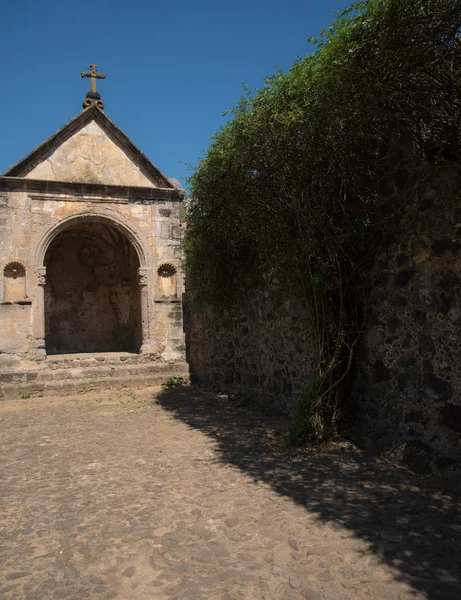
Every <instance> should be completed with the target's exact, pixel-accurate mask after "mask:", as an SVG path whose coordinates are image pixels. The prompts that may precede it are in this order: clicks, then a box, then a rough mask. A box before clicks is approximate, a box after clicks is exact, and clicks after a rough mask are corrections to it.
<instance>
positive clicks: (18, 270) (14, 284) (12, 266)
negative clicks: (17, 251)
mask: <svg viewBox="0 0 461 600" xmlns="http://www.w3.org/2000/svg"><path fill="white" fill-rule="evenodd" d="M3 290H4V294H3V300H4V302H21V301H23V300H24V299H25V298H26V269H25V267H24V265H22V264H21V263H18V262H10V263H8V264H7V265H6V267H5V268H4V269H3Z"/></svg>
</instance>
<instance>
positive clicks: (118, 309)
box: [32, 209, 155, 358]
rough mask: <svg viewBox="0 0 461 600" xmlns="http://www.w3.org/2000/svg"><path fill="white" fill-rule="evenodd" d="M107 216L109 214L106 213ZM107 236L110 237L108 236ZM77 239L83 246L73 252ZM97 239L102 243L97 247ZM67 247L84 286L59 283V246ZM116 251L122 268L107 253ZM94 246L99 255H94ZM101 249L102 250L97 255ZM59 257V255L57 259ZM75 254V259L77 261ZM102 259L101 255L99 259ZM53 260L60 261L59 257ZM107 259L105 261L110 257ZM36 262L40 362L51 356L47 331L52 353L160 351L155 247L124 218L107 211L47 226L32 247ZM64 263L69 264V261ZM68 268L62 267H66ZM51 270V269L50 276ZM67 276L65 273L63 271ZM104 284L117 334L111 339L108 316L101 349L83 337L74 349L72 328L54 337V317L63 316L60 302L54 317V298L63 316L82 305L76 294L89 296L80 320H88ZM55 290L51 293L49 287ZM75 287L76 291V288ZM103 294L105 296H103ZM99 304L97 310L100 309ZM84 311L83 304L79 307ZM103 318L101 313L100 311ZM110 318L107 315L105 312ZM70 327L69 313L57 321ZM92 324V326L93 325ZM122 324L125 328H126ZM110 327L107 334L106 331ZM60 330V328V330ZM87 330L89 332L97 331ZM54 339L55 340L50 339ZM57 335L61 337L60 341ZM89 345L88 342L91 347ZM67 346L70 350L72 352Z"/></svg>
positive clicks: (35, 319)
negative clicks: (155, 332) (154, 331)
mask: <svg viewBox="0 0 461 600" xmlns="http://www.w3.org/2000/svg"><path fill="white" fill-rule="evenodd" d="M106 213H107V214H106ZM102 232H104V233H102ZM72 238H73V239H74V241H75V240H77V244H76V245H77V246H78V248H77V247H75V248H74V250H72V243H71V242H70V241H69V240H70V239H72ZM91 240H93V242H94V240H96V242H95V244H96V245H94V246H92V243H91ZM62 244H64V248H62V250H63V252H64V255H67V259H66V261H67V263H68V264H69V261H70V263H72V260H74V262H75V258H76V256H77V257H79V259H78V262H79V263H82V262H83V264H80V265H79V266H78V269H79V272H80V275H79V280H80V284H81V285H80V287H79V286H77V287H79V289H78V290H77V289H76V288H75V285H76V282H74V283H72V282H71V281H67V282H62V281H59V278H60V275H59V271H60V268H59V260H58V259H57V258H56V257H59V246H61V245H62ZM101 245H102V246H106V247H107V248H109V247H110V246H112V256H116V262H118V263H119V264H118V265H113V264H112V261H111V260H110V258H109V255H110V252H108V253H107V252H104V250H102V248H101ZM92 247H94V250H95V252H92ZM96 248H98V249H97V250H96ZM56 252H58V254H56ZM72 254H73V255H74V256H73V257H72ZM96 254H98V255H99V257H100V258H99V259H98V258H97V256H96ZM53 255H55V257H54V258H53ZM104 255H105V257H104ZM120 255H125V259H124V261H123V260H122V261H121V262H122V263H124V264H122V265H120ZM32 256H33V263H35V282H36V286H34V312H33V325H34V340H35V341H34V347H35V351H36V356H37V358H40V357H41V356H42V357H44V356H45V355H46V353H47V352H46V351H45V332H46V333H47V336H48V339H47V345H46V346H47V350H48V353H51V354H52V353H61V352H65V351H67V352H82V351H90V352H91V351H92V352H97V351H114V350H117V351H122V350H128V351H135V352H137V351H139V352H141V353H152V352H154V351H155V344H154V343H153V341H152V339H151V326H152V322H151V321H152V317H151V315H152V309H151V306H150V305H151V302H152V298H151V294H150V293H149V290H150V287H151V286H150V285H149V283H151V279H152V270H153V266H154V265H153V257H152V252H151V248H150V246H149V244H148V242H147V240H144V239H143V237H142V235H139V234H138V232H135V231H134V229H133V228H132V226H131V224H130V222H129V221H128V220H127V219H126V218H124V217H122V216H121V215H115V216H114V214H113V212H112V211H110V213H109V212H108V211H105V210H104V209H103V210H101V211H100V212H98V213H95V212H88V213H86V212H85V213H79V214H77V215H73V216H72V217H68V218H67V219H63V220H61V221H57V220H56V221H55V223H54V224H53V225H52V226H48V227H44V228H43V229H42V231H41V232H40V234H39V235H37V237H36V238H35V243H34V245H33V248H32ZM66 261H64V262H66ZM61 266H62V265H61ZM48 269H51V270H50V271H49V273H48ZM68 270H69V271H72V269H66V268H64V272H66V278H67V279H69V278H68V277H67V271H68ZM61 271H62V269H61ZM117 277H118V279H119V285H118V284H115V279H116V278H117ZM98 285H99V286H101V285H102V287H103V288H105V291H106V292H107V294H106V295H107V300H108V303H106V308H107V306H109V309H108V313H112V325H114V323H115V321H117V323H118V325H119V326H118V327H116V328H115V330H114V328H113V327H112V331H113V332H114V331H115V333H114V335H112V336H110V335H109V330H111V325H110V323H108V321H110V318H107V315H104V318H103V321H104V322H105V325H104V324H103V323H102V324H100V325H98V327H99V333H100V334H101V335H102V337H101V338H100V340H101V341H102V340H105V341H104V342H103V343H101V344H100V345H99V346H98V345H97V344H96V345H92V344H91V343H90V342H89V341H88V335H87V334H82V335H81V336H80V340H79V341H78V343H76V342H75V341H74V342H72V343H71V344H68V343H66V341H65V340H70V337H71V328H67V330H66V331H63V332H61V333H62V334H59V335H58V334H56V331H55V332H54V333H53V325H52V320H53V318H54V316H58V315H57V313H59V302H58V305H57V306H54V307H53V309H52V310H51V312H50V300H52V296H53V294H54V295H55V298H54V299H55V300H56V297H58V299H59V296H60V297H61V308H62V310H63V313H65V312H66V311H69V310H70V307H71V305H72V306H73V307H75V306H76V304H75V301H74V300H72V301H70V298H71V296H72V294H73V293H75V292H78V294H77V295H79V296H80V298H82V297H83V296H84V295H85V294H86V296H87V298H86V300H85V302H86V304H85V302H84V303H83V304H84V306H83V307H82V305H80V308H81V310H80V315H81V316H80V318H85V317H86V316H87V315H88V313H89V311H91V304H92V301H91V300H88V299H89V298H90V297H91V293H95V292H92V290H95V291H96V288H98ZM48 286H49V288H48ZM73 286H74V287H73ZM88 286H89V287H88ZM66 295H67V301H64V302H62V300H63V297H65V296H66ZM102 295H103V294H101V293H99V296H102ZM92 300H93V301H94V302H95V303H96V305H97V304H98V301H97V299H96V297H95V296H93V299H92ZM45 304H46V308H47V317H46V319H45ZM96 305H95V306H96ZM77 306H78V304H77ZM99 314H101V311H100V312H99ZM103 314H104V313H103ZM63 320H64V322H65V318H64V314H61V315H60V317H59V316H58V318H57V323H58V322H59V321H61V322H63ZM87 324H88V323H87ZM120 325H121V327H120ZM104 328H105V333H104V334H103V330H104ZM55 329H57V327H55ZM82 329H83V330H84V329H87V333H88V332H89V330H90V329H91V328H89V327H86V328H85V327H82ZM50 334H51V338H50ZM56 336H57V337H56ZM87 342H88V343H87ZM66 345H67V350H66Z"/></svg>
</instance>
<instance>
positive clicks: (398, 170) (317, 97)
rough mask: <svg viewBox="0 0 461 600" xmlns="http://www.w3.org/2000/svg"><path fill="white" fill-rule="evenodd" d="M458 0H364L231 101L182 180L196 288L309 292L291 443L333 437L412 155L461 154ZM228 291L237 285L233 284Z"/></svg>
mask: <svg viewBox="0 0 461 600" xmlns="http://www.w3.org/2000/svg"><path fill="white" fill-rule="evenodd" d="M460 33H461V0H363V1H360V2H356V3H355V4H353V5H352V6H351V7H350V8H349V9H348V10H346V11H344V12H343V13H342V14H340V15H339V16H338V18H337V20H336V21H335V22H334V23H333V25H332V26H331V27H330V28H329V29H328V30H326V31H323V32H321V37H320V38H319V39H316V40H312V41H315V42H316V43H317V46H318V50H317V51H316V52H315V53H313V54H310V55H308V56H306V57H305V58H302V59H299V60H297V61H296V62H295V63H294V64H293V66H292V67H291V69H290V70H289V72H287V73H282V72H280V71H277V72H276V73H275V74H274V75H272V76H271V77H269V78H268V79H267V80H266V81H265V85H264V86H263V87H262V88H261V89H259V90H257V91H256V92H255V93H250V92H249V91H247V93H246V94H245V95H244V96H243V97H242V99H241V100H240V102H239V104H238V105H237V107H236V108H235V109H234V110H233V111H231V113H232V119H231V120H230V121H229V122H228V123H227V125H226V126H225V127H224V128H223V129H222V130H221V131H220V132H219V133H217V134H216V136H215V137H214V140H213V143H212V145H211V146H210V148H209V150H208V152H207V153H206V155H205V157H204V158H203V160H202V161H201V162H200V164H199V166H198V167H197V169H196V170H195V172H194V174H193V175H192V177H191V179H190V187H191V196H192V198H193V200H191V201H190V205H189V210H188V222H189V227H188V235H187V243H186V252H187V259H186V269H187V276H188V284H189V288H190V289H192V291H193V293H194V294H195V295H196V297H198V298H200V300H201V301H205V302H210V303H212V304H214V305H215V306H222V305H223V304H231V303H232V302H233V301H236V298H238V295H239V292H240V291H241V290H243V289H245V287H246V286H247V285H248V282H249V281H251V282H253V284H254V282H255V281H256V282H258V281H263V280H264V279H266V278H267V277H268V276H275V277H276V278H277V279H279V280H281V281H284V282H286V284H287V285H289V286H290V289H295V290H296V293H299V294H302V295H303V296H304V297H305V298H306V299H307V300H308V306H309V315H308V319H307V321H308V322H309V327H310V329H311V330H312V335H313V336H314V342H315V347H316V353H317V368H316V369H315V372H314V373H313V375H312V379H311V380H310V381H309V382H306V390H305V393H304V394H302V395H301V397H300V399H299V401H298V405H297V408H296V409H295V418H294V420H293V423H294V425H293V429H292V437H293V441H295V442H296V443H304V442H309V443H311V442H313V441H315V440H316V439H320V438H322V437H325V435H328V434H329V433H330V432H331V431H332V430H333V427H332V426H333V424H334V423H335V421H336V420H337V418H338V415H339V414H340V407H341V403H342V399H343V395H344V384H345V383H346V381H347V375H348V373H349V370H350V366H351V363H352V359H353V356H354V351H355V348H356V347H357V344H358V342H359V339H360V333H361V330H362V324H363V318H364V310H363V307H364V302H365V299H366V284H367V273H368V271H369V267H370V265H371V264H372V261H373V256H374V255H375V253H376V251H377V250H378V249H379V248H380V247H381V245H382V244H383V241H384V240H385V237H386V235H387V233H388V232H389V231H390V230H392V228H393V227H395V224H396V223H398V217H399V214H400V211H401V210H403V208H404V206H405V198H406V197H407V194H411V193H412V187H411V184H412V182H411V177H409V176H408V173H407V172H406V171H405V170H402V167H401V164H400V165H399V163H398V161H396V160H394V159H395V156H397V155H398V154H399V152H400V154H401V151H402V148H405V150H406V152H407V153H408V154H411V155H412V156H413V157H416V158H417V160H418V161H420V164H423V165H424V163H428V162H431V163H434V162H435V163H444V162H447V161H457V160H459V158H460V155H461V139H460V136H461V38H460ZM230 291H233V294H231V293H230Z"/></svg>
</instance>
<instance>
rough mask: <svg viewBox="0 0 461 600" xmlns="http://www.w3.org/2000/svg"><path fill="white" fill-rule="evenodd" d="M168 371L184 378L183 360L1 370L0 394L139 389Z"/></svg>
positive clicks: (159, 380) (163, 379)
mask: <svg viewBox="0 0 461 600" xmlns="http://www.w3.org/2000/svg"><path fill="white" fill-rule="evenodd" d="M44 362H46V361H44ZM62 366H63V365H62ZM172 375H179V376H182V377H184V378H185V379H186V378H187V375H188V365H187V363H186V362H168V363H166V362H154V361H151V362H147V361H146V362H143V363H138V364H136V363H134V364H123V363H121V364H118V365H116V366H114V365H113V364H104V363H101V364H99V365H98V364H97V363H96V365H95V364H91V365H90V366H81V367H79V368H76V367H72V368H59V369H57V368H56V369H48V368H40V369H29V370H23V371H21V370H14V371H9V372H5V371H4V372H2V373H0V398H10V397H11V398H21V396H25V395H27V396H31V395H42V394H43V395H57V394H63V393H71V392H80V391H82V392H83V391H88V390H92V389H109V388H120V387H123V388H133V389H139V388H140V387H144V386H155V385H160V384H162V383H165V382H166V381H168V379H169V378H170V377H171V376H172Z"/></svg>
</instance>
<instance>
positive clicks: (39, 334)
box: [32, 267, 46, 359]
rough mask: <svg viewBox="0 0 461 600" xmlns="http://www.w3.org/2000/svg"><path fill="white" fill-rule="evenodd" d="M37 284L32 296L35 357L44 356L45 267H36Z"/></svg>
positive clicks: (40, 357) (41, 357)
mask: <svg viewBox="0 0 461 600" xmlns="http://www.w3.org/2000/svg"><path fill="white" fill-rule="evenodd" d="M35 273H36V276H37V286H36V288H35V293H34V297H33V320H34V321H33V336H34V340H33V348H32V350H33V354H34V355H35V357H36V358H37V359H43V358H45V356H46V350H45V285H46V267H37V269H36V271H35Z"/></svg>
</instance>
